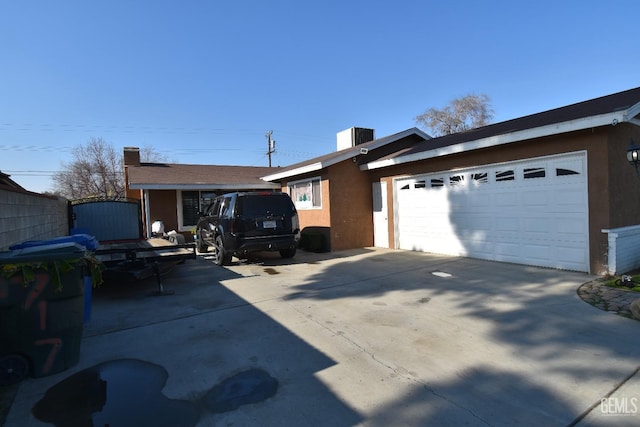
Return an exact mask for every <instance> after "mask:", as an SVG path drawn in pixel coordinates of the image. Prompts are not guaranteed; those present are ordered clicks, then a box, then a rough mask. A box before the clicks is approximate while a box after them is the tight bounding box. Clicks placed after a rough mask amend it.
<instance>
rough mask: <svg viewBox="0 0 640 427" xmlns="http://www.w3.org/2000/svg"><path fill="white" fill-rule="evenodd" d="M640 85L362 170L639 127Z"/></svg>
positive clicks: (440, 141)
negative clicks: (578, 133) (623, 125)
mask: <svg viewBox="0 0 640 427" xmlns="http://www.w3.org/2000/svg"><path fill="white" fill-rule="evenodd" d="M638 114H640V87H638V88H635V89H630V90H627V91H624V92H619V93H615V94H612V95H607V96H603V97H600V98H595V99H591V100H588V101H584V102H579V103H577V104H572V105H568V106H566V107H561V108H556V109H553V110H548V111H544V112H541V113H537V114H532V115H529V116H524V117H520V118H517V119H513V120H507V121H505V122H500V123H495V124H492V125H488V126H483V127H480V128H476V129H471V130H469V131H466V132H460V133H456V134H451V135H446V136H442V137H438V138H433V139H431V140H429V142H428V143H421V144H416V145H414V146H412V147H409V148H406V149H403V150H399V151H397V152H395V153H393V154H390V155H388V156H385V157H382V158H379V159H377V160H374V161H372V162H369V163H367V164H363V165H361V166H360V169H362V170H371V169H379V168H383V167H388V166H392V165H397V164H402V163H408V162H414V161H418V160H425V159H429V158H434V157H440V156H446V155H449V154H455V153H461V152H465V151H471V150H476V149H480V148H487V147H492V146H497V145H501V144H508V143H512V142H518V141H524V140H528V139H533V138H540V137H544V136H550V135H557V134H561V133H565V132H573V131H576V130H581V129H589V128H593V127H598V126H615V125H617V124H618V123H622V122H628V123H632V124H635V125H638V126H640V120H639V119H638V118H636V116H638Z"/></svg>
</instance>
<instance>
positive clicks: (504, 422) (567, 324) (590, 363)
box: [5, 249, 640, 427]
mask: <svg viewBox="0 0 640 427" xmlns="http://www.w3.org/2000/svg"><path fill="white" fill-rule="evenodd" d="M592 279H594V277H593V276H588V275H585V274H580V273H571V272H563V271H557V270H550V269H541V268H533V267H526V266H519V265H511V264H501V263H493V262H487V261H479V260H473V259H466V258H453V257H444V256H435V255H429V254H422V253H413V252H405V251H393V250H380V249H365V250H355V251H344V252H335V253H331V254H310V253H304V252H299V253H298V255H296V258H294V259H293V260H282V259H280V258H278V257H277V256H273V255H270V254H268V255H266V258H265V259H262V260H261V261H256V262H247V263H241V264H235V265H233V266H230V267H228V268H220V267H216V266H215V265H213V263H212V262H211V260H208V259H207V258H206V257H203V256H200V257H199V258H198V259H197V260H196V261H188V262H187V263H185V264H183V265H180V266H178V267H176V269H175V270H174V271H173V272H172V273H171V274H170V275H168V276H167V277H165V278H164V281H163V283H164V287H165V289H170V290H173V291H175V295H173V296H162V297H153V296H147V295H148V294H149V293H150V292H151V291H153V290H155V287H156V285H155V283H154V282H153V281H148V282H143V283H138V284H135V285H120V286H110V287H108V288H107V287H105V288H103V289H99V290H98V291H97V292H96V293H95V296H94V305H93V314H92V319H91V321H90V322H89V323H88V324H87V325H86V328H85V331H84V335H85V336H84V339H83V343H82V351H81V358H80V363H79V364H78V366H76V367H74V368H72V369H70V370H68V371H65V372H62V373H60V374H56V375H53V376H50V377H44V378H39V379H28V380H26V381H24V382H23V383H22V384H21V385H20V388H19V390H18V393H17V396H16V398H15V400H14V403H13V405H12V408H11V411H10V413H9V416H8V418H7V422H6V424H5V425H6V426H10V427H13V426H16V427H17V426H20V427H22V426H41V425H50V424H46V423H43V422H42V421H40V420H38V419H36V418H35V417H34V415H33V414H32V412H31V410H32V408H33V407H34V405H35V404H36V403H37V402H39V401H40V400H41V399H43V397H44V396H45V392H46V391H47V390H48V389H50V388H52V387H54V386H55V385H56V384H58V383H60V382H61V381H63V380H65V379H68V378H70V377H71V376H72V375H73V374H76V373H79V372H81V371H83V370H85V369H87V368H91V367H96V366H103V367H104V366H105V365H100V364H105V363H110V362H113V361H120V360H122V359H127V360H130V359H134V360H136V361H143V362H145V363H147V364H149V365H150V366H151V367H152V369H155V370H159V371H160V372H164V373H165V374H166V383H162V382H160V384H159V387H158V390H157V392H158V393H161V397H162V399H165V400H167V401H168V402H169V403H181V404H183V405H182V406H181V407H183V408H187V409H188V408H192V409H193V411H192V412H191V415H190V417H191V418H189V417H187V416H185V418H183V419H182V420H183V423H184V425H185V426H188V425H198V426H212V425H282V426H285V425H286V426H288V425H296V426H303V425H309V426H317V425H331V426H351V425H364V426H388V425H407V426H423V425H437V426H440V425H455V426H458V425H465V424H467V425H492V426H511V425H515V424H519V425H535V426H539V425H545V426H555V425H557V426H566V425H580V426H583V425H598V426H600V425H612V426H613V425H615V426H624V425H638V424H640V415H639V414H638V413H637V412H638V411H639V410H640V402H638V399H639V398H640V376H639V375H638V371H637V370H638V367H640V340H638V339H637V337H638V336H639V332H640V322H638V321H636V320H632V319H628V318H625V317H622V316H618V315H616V314H613V313H609V312H605V311H601V310H599V309H597V308H595V307H593V306H591V305H589V304H587V303H585V302H584V301H582V300H581V299H580V297H579V296H578V295H577V292H576V291H577V289H578V287H579V286H580V285H582V284H584V283H586V282H589V281H591V280H592ZM136 363H137V362H136ZM256 369H258V370H260V372H264V373H266V375H267V376H269V377H270V378H274V379H275V380H277V382H278V387H277V392H276V393H275V395H273V396H271V397H268V398H264V399H263V400H259V401H256V403H250V404H246V405H242V406H239V407H237V408H236V409H233V410H229V411H227V412H216V411H212V410H211V409H210V407H209V406H207V405H206V404H205V403H206V399H205V396H210V393H211V392H212V391H213V390H216V386H217V385H219V384H221V383H222V382H223V381H225V380H228V379H229V378H230V377H233V376H234V375H236V374H239V373H244V372H247V371H249V370H256ZM105 375H106V374H105ZM105 378H106V376H105ZM109 378H111V377H109ZM118 380H119V381H125V382H126V381H127V380H130V381H131V384H130V386H129V387H121V388H120V389H119V390H122V391H121V392H122V393H126V392H128V391H133V390H138V389H139V384H137V383H136V381H137V382H140V381H145V380H141V379H140V378H139V377H138V376H136V375H131V376H124V378H119V379H118ZM109 381H112V380H109ZM109 381H107V382H106V384H105V387H106V392H107V395H106V396H107V397H105V398H104V399H103V401H102V402H100V403H101V405H102V406H99V407H100V412H95V413H94V414H93V416H94V421H95V422H103V418H100V417H106V415H105V414H113V413H118V414H121V415H122V414H124V415H122V416H123V417H124V418H122V419H124V420H129V421H131V422H132V425H145V424H140V423H145V420H146V425H152V424H153V425H172V424H168V421H167V423H165V424H162V423H161V422H160V421H162V420H160V421H158V420H157V419H154V418H153V412H154V410H153V407H149V406H145V402H143V401H142V400H143V397H144V396H143V395H142V394H140V395H139V398H137V395H136V394H135V393H134V395H132V396H131V397H129V398H126V399H118V398H117V397H116V396H113V395H109V394H108V393H109V391H110V390H113V389H115V387H116V386H117V384H116V383H115V380H113V382H109ZM154 384H156V383H154ZM156 385H158V384H156ZM128 389H129V390H128ZM169 399H171V400H169ZM157 408H158V406H156V409H157ZM156 412H157V411H156ZM167 419H168V418H165V421H166V420H167ZM132 420H135V421H132ZM104 421H109V420H104ZM111 422H112V423H111V424H110V425H111V426H112V427H115V426H116V425H117V424H115V423H113V420H111ZM123 422H124V421H123ZM135 423H138V424H135ZM100 425H102V424H100ZM123 425H126V424H123ZM173 425H175V424H173Z"/></svg>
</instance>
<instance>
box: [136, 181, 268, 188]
mask: <svg viewBox="0 0 640 427" xmlns="http://www.w3.org/2000/svg"><path fill="white" fill-rule="evenodd" d="M129 188H130V189H132V190H253V189H265V190H271V189H278V188H280V184H275V183H272V182H264V183H261V184H257V183H256V184H129Z"/></svg>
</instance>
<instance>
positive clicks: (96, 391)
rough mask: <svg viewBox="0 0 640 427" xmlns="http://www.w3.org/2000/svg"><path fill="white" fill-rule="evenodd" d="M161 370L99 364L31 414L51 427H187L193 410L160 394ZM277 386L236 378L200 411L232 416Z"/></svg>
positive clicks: (133, 363)
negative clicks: (204, 410) (236, 410)
mask: <svg viewBox="0 0 640 427" xmlns="http://www.w3.org/2000/svg"><path fill="white" fill-rule="evenodd" d="M167 378H168V373H167V371H166V369H164V368H163V367H162V366H159V365H155V364H153V363H149V362H145V361H142V360H136V359H121V360H113V361H110V362H105V363H101V364H99V365H96V366H92V367H91V368H87V369H85V370H82V371H80V372H77V373H75V374H73V375H71V376H69V377H67V378H66V379H64V380H62V381H61V382H59V383H57V384H56V385H54V386H53V387H51V388H50V389H49V390H47V392H46V393H45V395H44V397H43V398H42V399H41V400H40V401H38V402H37V403H36V404H35V405H34V406H33V408H32V409H31V412H32V413H33V415H34V416H35V417H36V418H37V419H38V420H40V421H43V422H47V423H51V424H53V425H54V426H56V427H76V426H78V427H93V426H96V427H98V426H100V427H102V426H110V427H128V426H132V427H138V426H154V427H164V426H166V427H175V426H180V427H190V426H195V425H196V423H197V422H198V420H199V418H200V414H199V413H198V409H197V408H198V407H199V405H196V404H195V403H193V402H191V401H188V400H179V399H169V398H168V397H166V396H165V395H164V394H162V389H163V388H164V386H165V384H166V382H167ZM277 390H278V381H277V380H276V379H275V378H273V377H272V376H270V375H269V374H268V373H267V372H265V371H263V370H261V369H250V370H247V371H243V372H240V373H238V374H236V375H234V376H232V377H229V378H227V379H225V380H224V381H222V382H221V383H220V384H218V385H216V386H215V387H213V388H212V389H211V390H210V391H209V392H208V393H207V394H206V395H205V396H204V397H203V398H202V401H201V403H202V406H204V407H205V408H206V409H208V410H209V411H211V412H213V413H221V412H228V411H233V410H235V409H236V408H238V407H239V406H241V405H247V404H251V403H258V402H262V401H263V400H266V399H268V398H270V397H272V396H274V395H275V394H276V392H277Z"/></svg>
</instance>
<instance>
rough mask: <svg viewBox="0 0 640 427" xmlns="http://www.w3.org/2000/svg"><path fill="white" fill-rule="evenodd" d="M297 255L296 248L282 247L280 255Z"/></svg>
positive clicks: (285, 256)
mask: <svg viewBox="0 0 640 427" xmlns="http://www.w3.org/2000/svg"><path fill="white" fill-rule="evenodd" d="M295 255H296V248H289V249H282V250H281V251H280V256H281V257H282V258H293V257H294V256H295Z"/></svg>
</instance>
